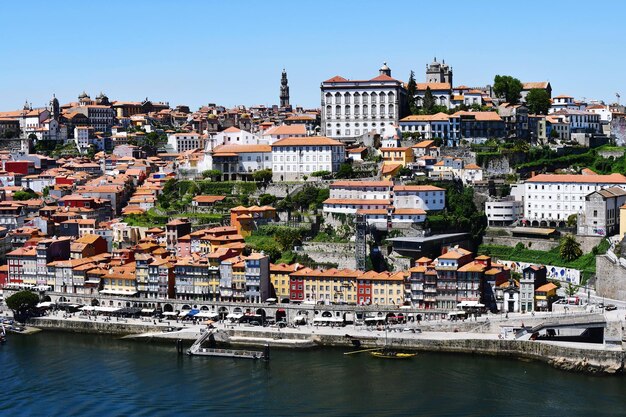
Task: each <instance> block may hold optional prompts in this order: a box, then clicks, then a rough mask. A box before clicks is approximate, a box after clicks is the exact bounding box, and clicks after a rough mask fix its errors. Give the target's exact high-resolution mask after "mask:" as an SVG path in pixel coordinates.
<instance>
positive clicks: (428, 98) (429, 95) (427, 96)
mask: <svg viewBox="0 0 626 417" xmlns="http://www.w3.org/2000/svg"><path fill="white" fill-rule="evenodd" d="M434 109H435V97H433V92H432V91H430V87H426V93H424V98H423V100H422V112H423V113H424V114H433V111H434Z"/></svg>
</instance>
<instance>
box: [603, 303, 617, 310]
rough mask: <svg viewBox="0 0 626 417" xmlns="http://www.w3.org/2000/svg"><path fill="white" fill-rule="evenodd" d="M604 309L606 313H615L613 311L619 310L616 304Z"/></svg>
mask: <svg viewBox="0 0 626 417" xmlns="http://www.w3.org/2000/svg"><path fill="white" fill-rule="evenodd" d="M604 309H605V310H606V311H613V310H617V306H616V305H615V304H607V305H606V307H604Z"/></svg>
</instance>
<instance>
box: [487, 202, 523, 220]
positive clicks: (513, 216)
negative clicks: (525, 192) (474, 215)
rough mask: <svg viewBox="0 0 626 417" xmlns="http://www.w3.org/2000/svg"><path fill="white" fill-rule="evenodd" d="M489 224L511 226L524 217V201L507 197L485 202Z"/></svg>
mask: <svg viewBox="0 0 626 417" xmlns="http://www.w3.org/2000/svg"><path fill="white" fill-rule="evenodd" d="M485 214H486V216H487V223H488V224H489V226H509V225H511V224H512V223H514V222H516V221H518V220H521V219H522V218H523V217H524V203H523V202H521V201H517V200H515V199H514V198H513V197H507V198H503V199H499V200H494V201H486V202H485Z"/></svg>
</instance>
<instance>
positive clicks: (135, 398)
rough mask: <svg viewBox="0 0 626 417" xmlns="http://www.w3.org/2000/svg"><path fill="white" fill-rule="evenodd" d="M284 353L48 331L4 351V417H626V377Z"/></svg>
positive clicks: (487, 363) (521, 364) (476, 360)
mask: <svg viewBox="0 0 626 417" xmlns="http://www.w3.org/2000/svg"><path fill="white" fill-rule="evenodd" d="M342 352H343V350H341V349H319V350H311V351H288V350H276V349H275V350H273V351H272V360H271V361H270V362H269V363H263V362H254V361H249V360H241V359H240V360H234V359H224V358H202V357H187V356H177V355H176V351H175V346H174V345H173V344H168V345H157V344H147V343H145V342H135V341H127V340H119V339H116V338H114V337H111V336H94V335H77V334H69V333H55V332H42V333H38V334H36V335H31V336H18V335H9V341H8V343H7V344H5V345H3V346H0V394H1V397H0V415H1V416H110V415H115V416H170V415H180V416H245V415H250V416H309V415H322V416H418V415H424V416H536V415H545V416H551V417H554V416H591V415H596V416H598V415H616V416H617V415H621V416H623V415H626V377H623V376H612V377H606V376H604V377H594V376H588V375H581V374H575V373H568V372H564V371H559V370H556V369H553V368H551V367H549V366H548V365H546V364H542V363H537V362H525V361H518V360H513V359H503V358H491V357H480V356H472V355H453V354H436V353H424V354H420V355H418V356H417V357H415V358H413V359H412V360H407V361H393V360H385V359H376V358H373V357H371V356H369V354H356V355H350V356H344V355H343V354H342Z"/></svg>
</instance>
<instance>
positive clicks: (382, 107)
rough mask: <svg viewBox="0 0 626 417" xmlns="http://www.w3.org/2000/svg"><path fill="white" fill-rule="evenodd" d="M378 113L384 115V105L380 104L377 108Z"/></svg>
mask: <svg viewBox="0 0 626 417" xmlns="http://www.w3.org/2000/svg"><path fill="white" fill-rule="evenodd" d="M378 114H380V115H381V116H385V105H384V104H381V105H380V107H379V109H378Z"/></svg>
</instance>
